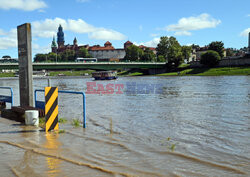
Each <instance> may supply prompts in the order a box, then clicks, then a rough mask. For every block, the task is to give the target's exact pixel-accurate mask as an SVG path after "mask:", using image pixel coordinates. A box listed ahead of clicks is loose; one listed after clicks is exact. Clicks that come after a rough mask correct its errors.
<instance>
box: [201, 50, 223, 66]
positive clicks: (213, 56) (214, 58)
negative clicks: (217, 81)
mask: <svg viewBox="0 0 250 177" xmlns="http://www.w3.org/2000/svg"><path fill="white" fill-rule="evenodd" d="M220 59H221V57H220V55H219V54H218V52H216V51H213V50H208V51H207V52H206V53H203V54H202V55H201V61H200V63H201V64H203V65H206V66H208V67H213V66H216V65H218V64H219V61H220Z"/></svg>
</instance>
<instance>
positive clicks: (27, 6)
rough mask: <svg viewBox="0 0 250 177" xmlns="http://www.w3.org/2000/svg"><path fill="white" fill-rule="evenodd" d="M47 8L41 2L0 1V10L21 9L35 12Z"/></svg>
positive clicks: (31, 0)
mask: <svg viewBox="0 0 250 177" xmlns="http://www.w3.org/2000/svg"><path fill="white" fill-rule="evenodd" d="M45 7H47V4H46V3H45V2H44V1H41V0H0V9H6V10H9V9H19V10H24V11H33V10H37V9H41V8H45Z"/></svg>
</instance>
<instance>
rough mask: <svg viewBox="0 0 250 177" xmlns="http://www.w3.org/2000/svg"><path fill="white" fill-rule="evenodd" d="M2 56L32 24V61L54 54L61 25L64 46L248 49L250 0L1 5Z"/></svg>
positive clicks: (24, 0) (67, 0)
mask: <svg viewBox="0 0 250 177" xmlns="http://www.w3.org/2000/svg"><path fill="white" fill-rule="evenodd" d="M0 22H1V23H0V57H2V56H3V55H10V56H11V57H17V40H16V38H17V37H16V27H17V26H18V25H21V24H23V23H31V25H32V47H33V51H32V54H33V56H34V55H35V54H36V53H45V52H49V51H50V45H51V41H52V38H53V35H56V32H57V28H58V25H59V24H62V26H63V28H64V33H65V44H72V42H73V39H74V37H76V38H77V40H78V44H89V45H94V44H100V45H103V44H104V43H105V42H106V41H107V40H109V41H110V42H112V44H113V46H114V47H116V48H122V47H123V43H124V42H126V41H127V40H130V41H131V42H134V43H135V44H143V45H147V46H150V47H155V46H156V45H157V43H158V42H159V38H160V37H161V36H174V37H176V38H177V40H178V41H179V43H180V44H181V45H190V44H193V43H194V44H198V45H200V46H204V45H207V44H209V43H210V42H212V41H223V42H224V44H225V47H226V48H228V47H233V48H238V49H239V48H242V47H245V46H247V43H248V32H250V1H249V0H237V1H235V0H209V1H199V0H189V1H186V0H175V1H173V0H0Z"/></svg>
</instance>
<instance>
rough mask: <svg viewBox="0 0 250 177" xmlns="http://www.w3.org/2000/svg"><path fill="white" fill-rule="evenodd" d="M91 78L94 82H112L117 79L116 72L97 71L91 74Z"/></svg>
mask: <svg viewBox="0 0 250 177" xmlns="http://www.w3.org/2000/svg"><path fill="white" fill-rule="evenodd" d="M92 77H93V78H95V80H112V79H117V73H116V71H98V72H93V73H92Z"/></svg>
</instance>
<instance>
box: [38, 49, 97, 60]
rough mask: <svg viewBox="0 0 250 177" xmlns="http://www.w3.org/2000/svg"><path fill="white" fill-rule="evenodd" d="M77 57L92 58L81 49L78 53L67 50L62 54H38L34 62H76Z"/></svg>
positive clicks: (85, 50) (86, 51)
mask: <svg viewBox="0 0 250 177" xmlns="http://www.w3.org/2000/svg"><path fill="white" fill-rule="evenodd" d="M77 57H82V58H91V57H92V56H91V55H90V54H89V52H88V50H87V49H86V48H84V47H83V48H80V49H79V50H78V51H77V52H75V51H74V50H69V49H67V50H65V51H64V52H62V53H58V54H56V53H53V52H50V53H48V54H36V55H35V57H34V62H74V61H75V59H76V58H77Z"/></svg>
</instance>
